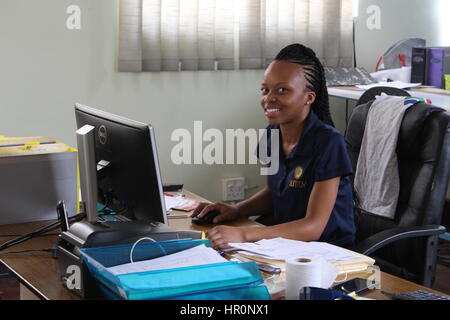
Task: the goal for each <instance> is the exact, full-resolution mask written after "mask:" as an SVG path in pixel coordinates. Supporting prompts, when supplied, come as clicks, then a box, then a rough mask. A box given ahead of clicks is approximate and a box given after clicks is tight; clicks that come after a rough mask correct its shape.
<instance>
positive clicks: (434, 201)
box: [345, 88, 450, 287]
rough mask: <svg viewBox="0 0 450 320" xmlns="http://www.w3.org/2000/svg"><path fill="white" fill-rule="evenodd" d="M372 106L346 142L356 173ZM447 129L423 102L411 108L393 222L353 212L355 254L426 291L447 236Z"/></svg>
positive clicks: (353, 122)
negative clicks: (444, 217) (442, 238)
mask: <svg viewBox="0 0 450 320" xmlns="http://www.w3.org/2000/svg"><path fill="white" fill-rule="evenodd" d="M376 89H377V88H376ZM371 94H372V98H373V91H372V93H371ZM367 96H369V94H368V95H367ZM372 103H373V101H371V102H368V103H366V104H362V105H359V106H358V107H356V108H355V109H354V110H353V113H352V115H351V117H350V121H349V125H348V129H347V132H346V136H345V139H346V143H347V148H348V151H349V155H350V158H351V162H352V165H353V169H354V170H356V164H357V161H358V156H359V151H360V147H361V140H362V137H363V134H364V129H365V124H366V119H367V113H368V110H369V108H370V106H371V104H372ZM449 124H450V114H449V113H447V112H446V111H445V110H443V109H441V108H437V107H434V106H431V105H427V104H423V103H419V104H416V105H414V106H412V107H410V108H409V109H408V110H407V111H406V113H405V116H404V118H403V121H402V125H401V128H400V132H399V137H398V143H397V158H398V168H399V177H400V194H399V199H398V205H397V210H396V214H395V218H394V219H393V220H391V219H387V218H384V217H381V216H377V215H374V214H371V213H368V212H361V211H360V210H355V213H356V214H355V223H356V226H357V235H356V238H357V245H356V248H355V251H358V252H360V253H363V254H366V255H369V256H371V257H373V258H374V259H375V260H376V264H377V265H378V266H379V267H380V269H381V270H382V271H385V272H387V273H390V274H394V275H396V276H399V277H402V278H405V279H407V280H410V281H413V282H416V283H419V284H422V285H424V286H428V287H431V285H432V284H433V281H434V277H435V271H436V256H437V245H438V235H439V234H442V233H444V232H445V231H446V229H445V228H444V227H443V226H440V223H441V220H442V213H443V208H444V202H445V198H446V193H447V187H448V183H449V179H450V127H449ZM367 183H370V181H368V182H367ZM357 200H358V199H357V195H355V202H357Z"/></svg>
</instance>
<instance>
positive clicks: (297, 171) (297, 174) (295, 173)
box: [294, 167, 303, 180]
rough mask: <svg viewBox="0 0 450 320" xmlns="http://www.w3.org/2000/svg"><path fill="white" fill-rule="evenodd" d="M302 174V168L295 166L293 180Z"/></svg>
mask: <svg viewBox="0 0 450 320" xmlns="http://www.w3.org/2000/svg"><path fill="white" fill-rule="evenodd" d="M302 174H303V168H302V167H297V168H295V171H294V178H295V180H299V179H300V178H301V177H302Z"/></svg>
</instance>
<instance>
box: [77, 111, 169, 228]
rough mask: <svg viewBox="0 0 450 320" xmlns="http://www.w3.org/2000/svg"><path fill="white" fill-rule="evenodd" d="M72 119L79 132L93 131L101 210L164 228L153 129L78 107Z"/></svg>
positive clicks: (115, 116) (163, 209) (112, 115)
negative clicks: (107, 209) (161, 225)
mask: <svg viewBox="0 0 450 320" xmlns="http://www.w3.org/2000/svg"><path fill="white" fill-rule="evenodd" d="M75 116H76V122H77V128H78V129H79V128H81V127H83V126H85V125H91V126H93V127H94V128H95V134H94V136H95V138H94V140H95V162H96V165H97V187H98V203H99V204H100V206H103V208H109V209H111V210H112V211H113V212H115V213H120V214H121V215H124V216H125V217H127V218H129V219H131V220H139V221H148V222H159V223H164V224H167V217H166V209H165V204H164V195H163V191H162V183H161V175H160V169H159V162H158V153H157V150H156V141H155V134H154V130H153V128H152V127H151V126H150V125H149V124H144V123H140V122H137V121H133V120H130V119H126V118H123V117H120V116H117V115H114V114H110V113H107V112H104V111H101V110H97V109H94V108H90V107H87V106H83V105H80V104H76V105H75ZM94 165H95V164H94ZM101 209H102V208H100V210H101Z"/></svg>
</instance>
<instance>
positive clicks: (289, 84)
mask: <svg viewBox="0 0 450 320" xmlns="http://www.w3.org/2000/svg"><path fill="white" fill-rule="evenodd" d="M261 94H262V97H261V106H262V108H263V110H264V114H265V116H266V118H267V120H268V122H269V124H270V125H283V124H289V123H302V122H303V121H304V119H306V117H307V116H308V114H309V112H310V110H311V105H312V103H313V102H314V100H315V98H316V95H315V93H314V92H312V91H311V90H310V89H308V88H307V81H306V79H305V74H304V70H303V67H302V66H301V65H299V64H296V63H292V62H288V61H274V62H272V63H271V64H270V65H269V67H268V68H267V70H266V72H265V73H264V78H263V81H262V84H261Z"/></svg>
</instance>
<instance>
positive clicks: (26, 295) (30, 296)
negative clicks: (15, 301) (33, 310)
mask: <svg viewBox="0 0 450 320" xmlns="http://www.w3.org/2000/svg"><path fill="white" fill-rule="evenodd" d="M20 300H40V299H39V298H38V297H37V296H36V295H35V294H34V293H33V292H31V291H30V290H28V288H27V287H25V286H24V285H23V284H20Z"/></svg>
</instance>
